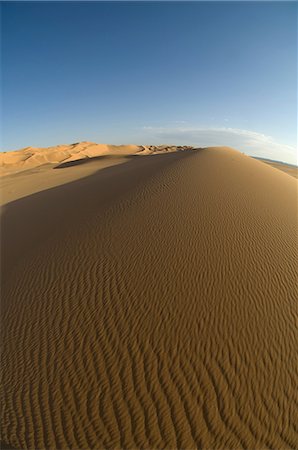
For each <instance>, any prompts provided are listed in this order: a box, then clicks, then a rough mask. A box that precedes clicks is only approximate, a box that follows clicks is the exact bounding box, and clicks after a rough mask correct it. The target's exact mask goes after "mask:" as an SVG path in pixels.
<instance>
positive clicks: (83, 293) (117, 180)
mask: <svg viewBox="0 0 298 450" xmlns="http://www.w3.org/2000/svg"><path fill="white" fill-rule="evenodd" d="M63 151H64V150H63ZM89 151H90V155H91V154H92V155H93V156H94V154H93V153H92V149H89V150H88V152H89ZM142 151H145V152H146V153H147V152H148V153H150V148H148V149H143V150H142ZM66 153H67V151H66ZM72 156H73V155H69V156H67V158H66V159H64V160H63V161H64V162H67V160H68V161H69V158H71V157H72ZM97 156H98V155H97ZM55 158H56V156H55ZM37 159H38V158H37ZM38 160H39V161H40V159H38ZM124 160H125V162H124V161H122V164H117V165H110V166H107V167H104V168H103V167H101V168H100V170H97V171H93V172H92V174H89V176H87V172H86V173H85V174H84V177H80V179H76V180H74V181H71V182H70V181H69V180H68V181H69V182H67V183H66V184H62V185H60V186H56V187H53V188H51V189H46V190H42V191H41V192H36V193H34V194H32V195H27V196H26V197H23V198H19V199H18V200H15V201H10V203H8V204H6V205H5V206H4V208H3V218H2V230H1V231H2V249H1V250H2V341H3V354H2V367H3V392H2V405H3V407H2V408H1V415H2V417H1V423H2V430H1V433H2V435H1V439H2V440H3V442H5V443H6V444H7V445H9V446H11V447H14V448H16V449H45V448H46V449H116V448H117V449H120V448H121V449H161V448H168V449H196V448H204V449H217V448H218V449H223V448H225V449H239V448H247V449H264V448H271V449H272V448H274V449H285V448H297V443H298V427H297V423H298V386H297V384H298V382H297V381H298V369H297V322H296V320H297V312H298V311H297V281H298V280H297V272H296V264H297V181H296V180H295V179H294V178H293V177H291V176H289V175H287V174H285V173H283V172H281V171H278V170H276V169H274V168H272V167H270V166H269V165H267V164H264V163H262V162H260V161H257V160H254V159H252V158H249V157H247V156H244V155H242V154H240V153H238V152H236V151H234V150H232V149H228V148H209V149H200V150H191V151H185V152H173V153H170V154H158V155H154V156H152V155H150V154H149V156H145V157H142V158H140V157H139V156H136V155H135V156H133V155H130V154H129V155H126V156H125V158H124ZM16 161H17V158H16ZM34 161H36V159H35V160H34ZM61 162H62V160H61V161H59V163H61ZM21 163H22V164H23V166H24V165H25V163H26V160H21ZM15 164H19V162H18V161H17V162H15ZM34 164H35V163H34ZM91 164H93V163H91ZM87 165H88V164H87ZM87 165H86V166H87ZM84 166H85V165H84V164H81V165H78V166H72V170H73V171H75V170H83V167H84ZM94 167H95V166H94ZM93 169H94V168H93ZM93 169H92V170H93ZM68 170H69V169H68V168H66V169H61V170H60V172H59V173H65V174H66V172H67V171H68ZM84 170H85V169H84ZM88 170H89V169H88ZM53 172H54V170H53ZM57 172H58V171H57ZM59 176H61V177H62V175H59ZM65 176H67V175H65Z"/></svg>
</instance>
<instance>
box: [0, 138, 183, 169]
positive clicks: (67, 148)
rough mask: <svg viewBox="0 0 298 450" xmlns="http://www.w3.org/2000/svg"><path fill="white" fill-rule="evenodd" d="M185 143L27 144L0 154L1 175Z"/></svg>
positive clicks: (164, 149) (166, 149) (174, 148)
mask: <svg viewBox="0 0 298 450" xmlns="http://www.w3.org/2000/svg"><path fill="white" fill-rule="evenodd" d="M189 148H191V147H188V146H185V147H182V146H168V145H160V146H152V145H150V146H143V145H141V146H138V145H107V144H96V143H94V142H76V143H74V144H70V145H57V146H55V147H47V148H35V147H26V148H23V149H21V150H17V151H11V152H3V153H0V175H2V176H4V175H9V174H13V173H19V172H22V171H25V170H29V169H34V168H36V167H40V166H42V165H44V164H59V163H62V162H63V163H66V162H70V161H74V160H80V159H84V158H94V157H96V156H105V155H109V156H112V155H114V156H123V155H136V154H143V155H150V154H153V153H165V152H172V151H177V150H184V149H189Z"/></svg>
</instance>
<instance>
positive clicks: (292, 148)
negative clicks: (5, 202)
mask: <svg viewBox="0 0 298 450" xmlns="http://www.w3.org/2000/svg"><path fill="white" fill-rule="evenodd" d="M1 9H2V116H3V117H2V129H3V130H2V131H3V133H2V135H3V136H2V146H1V147H2V151H3V150H4V151H6V150H14V149H18V148H22V147H26V146H35V147H37V146H38V147H45V146H50V145H57V144H62V143H72V142H77V141H84V140H87V141H95V142H100V143H101V142H102V143H111V144H123V143H136V144H161V143H169V144H187V145H188V144H189V145H197V146H208V145H229V146H233V147H235V148H238V149H239V150H241V151H244V152H246V153H248V154H252V155H257V156H263V157H267V158H272V159H277V160H281V161H287V162H290V163H296V164H297V153H296V148H297V3H295V2H285V1H283V2H235V1H234V2H222V1H221V2H173V3H171V2H123V1H121V2H85V3H84V2H48V3H43V2H38V3H37V2H31V3H30V2H19V3H18V2H15V3H14V2H7V3H2V7H1Z"/></svg>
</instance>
